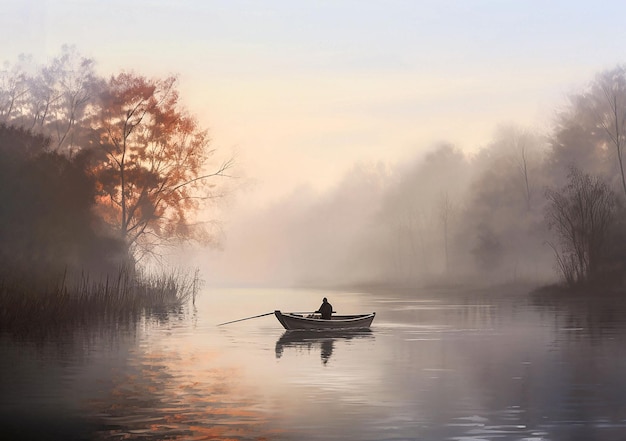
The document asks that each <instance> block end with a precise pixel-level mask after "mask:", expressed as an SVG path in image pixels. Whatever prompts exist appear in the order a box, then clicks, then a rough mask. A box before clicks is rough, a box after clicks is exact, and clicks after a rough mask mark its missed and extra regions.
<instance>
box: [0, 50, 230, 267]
mask: <svg viewBox="0 0 626 441" xmlns="http://www.w3.org/2000/svg"><path fill="white" fill-rule="evenodd" d="M177 87H178V80H177V78H176V77H175V76H169V77H166V78H148V77H146V76H144V75H141V74H138V73H134V72H120V73H118V74H114V75H111V76H110V77H103V76H100V75H98V74H97V73H96V71H95V62H94V60H92V59H90V58H87V57H84V56H83V55H81V54H80V53H79V52H78V51H77V50H76V49H75V48H73V47H68V46H64V47H63V48H62V50H61V52H60V54H59V55H58V56H57V57H55V58H54V59H52V60H51V61H50V62H48V63H47V64H43V65H41V64H36V63H35V62H34V61H33V60H32V59H31V58H29V57H25V56H21V57H20V58H19V59H18V60H17V61H16V62H15V63H12V64H11V63H5V64H4V66H3V69H2V70H1V71H0V168H2V170H1V171H0V181H1V182H0V192H1V193H2V196H3V197H2V200H3V205H4V207H3V210H2V214H0V236H1V237H2V242H3V248H2V256H1V259H2V264H3V268H4V270H5V271H10V270H11V268H13V269H17V268H21V270H22V271H34V270H35V269H41V270H42V271H43V272H46V271H48V270H51V269H54V270H59V269H60V268H76V269H86V270H93V271H96V270H98V271H99V270H107V269H109V268H111V267H115V266H117V265H120V264H125V265H127V264H130V265H135V264H136V263H137V262H139V261H141V260H142V259H145V258H147V257H150V256H158V254H159V251H158V250H159V249H160V247H163V246H168V245H169V244H172V243H174V242H175V243H178V242H180V241H186V240H200V241H203V240H209V239H210V236H209V232H208V231H207V230H206V228H205V227H204V224H203V223H202V222H201V220H200V219H198V218H197V217H196V214H197V213H198V211H199V210H200V209H201V208H203V207H204V206H205V205H206V204H207V203H208V202H210V201H211V200H212V198H215V197H218V196H219V195H220V193H219V185H218V184H219V182H216V178H218V177H222V176H226V175H227V173H228V171H229V170H230V169H231V167H232V166H233V160H232V159H229V160H226V161H223V162H216V158H215V156H216V155H215V153H216V152H215V149H214V148H213V147H212V146H211V144H210V139H209V136H208V132H207V130H206V129H204V128H203V127H201V125H200V123H199V122H198V120H197V118H196V117H195V116H194V115H192V114H190V113H189V111H188V110H187V109H186V108H185V107H184V105H183V103H182V101H181V98H180V96H179V92H178V89H177ZM161 249H162V248H161Z"/></svg>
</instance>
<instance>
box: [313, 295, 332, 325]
mask: <svg viewBox="0 0 626 441" xmlns="http://www.w3.org/2000/svg"><path fill="white" fill-rule="evenodd" d="M315 312H319V313H320V314H321V315H322V318H323V319H324V320H330V317H331V316H332V314H333V305H331V304H330V303H328V299H327V298H326V297H324V299H323V300H322V306H320V308H319V309H318V310H317V311H315Z"/></svg>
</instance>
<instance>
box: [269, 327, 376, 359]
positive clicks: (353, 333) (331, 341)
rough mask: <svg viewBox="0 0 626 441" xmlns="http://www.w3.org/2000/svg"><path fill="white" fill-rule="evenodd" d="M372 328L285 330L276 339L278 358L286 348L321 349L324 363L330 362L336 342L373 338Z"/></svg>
mask: <svg viewBox="0 0 626 441" xmlns="http://www.w3.org/2000/svg"><path fill="white" fill-rule="evenodd" d="M373 338H374V333H373V332H372V331H371V330H370V329H346V330H332V331H285V332H284V333H283V335H281V336H280V338H279V339H278V340H277V341H276V358H281V357H282V356H283V352H284V351H285V348H296V349H306V350H308V351H310V350H311V349H317V348H319V349H320V357H321V359H322V363H323V364H326V363H328V360H330V357H331V356H332V355H333V351H334V349H335V343H337V342H341V341H349V340H353V339H373Z"/></svg>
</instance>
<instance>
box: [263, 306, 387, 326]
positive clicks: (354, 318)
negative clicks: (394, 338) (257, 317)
mask: <svg viewBox="0 0 626 441" xmlns="http://www.w3.org/2000/svg"><path fill="white" fill-rule="evenodd" d="M274 315H275V316H276V318H277V319H278V321H279V322H280V324H281V325H283V327H284V328H285V329H287V330H296V329H307V330H333V329H366V328H369V327H370V325H371V324H372V321H373V320H374V317H375V316H376V313H375V312H372V313H370V314H358V315H333V316H332V317H331V319H330V320H324V319H322V318H321V317H320V316H319V314H314V315H309V316H307V315H303V314H296V313H293V312H285V313H282V312H280V311H278V310H276V311H274Z"/></svg>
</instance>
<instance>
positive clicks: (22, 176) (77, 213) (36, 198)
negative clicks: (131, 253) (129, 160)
mask: <svg viewBox="0 0 626 441" xmlns="http://www.w3.org/2000/svg"><path fill="white" fill-rule="evenodd" d="M47 146H48V140H47V139H45V138H43V137H42V136H39V135H33V134H31V133H30V132H28V131H26V130H23V129H19V128H14V127H8V126H5V125H0V200H2V204H3V207H2V211H0V242H1V243H2V247H1V248H0V263H1V268H0V271H2V273H3V275H4V277H3V279H6V278H7V277H9V276H11V277H16V276H17V277H19V278H21V276H19V275H23V274H28V275H29V277H28V278H29V279H30V280H32V279H33V278H35V279H38V278H48V277H49V276H50V275H51V274H58V273H61V274H62V273H63V272H64V271H66V270H74V269H75V270H86V271H94V272H95V271H97V272H102V271H105V272H106V271H109V270H112V269H115V268H116V266H117V265H118V259H119V258H120V256H124V254H125V253H124V248H123V245H122V242H121V241H119V240H116V239H114V238H112V237H110V236H108V235H107V233H106V230H105V229H103V228H102V225H101V222H100V221H99V220H98V219H97V217H96V216H95V215H94V214H93V211H92V208H93V205H94V198H95V182H94V180H93V179H92V178H91V177H90V176H89V175H88V174H87V173H86V171H85V168H84V167H83V166H82V164H81V161H82V158H81V157H80V155H79V156H77V157H76V158H74V159H69V158H67V157H66V156H63V155H60V154H58V153H54V152H49V151H47Z"/></svg>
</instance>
